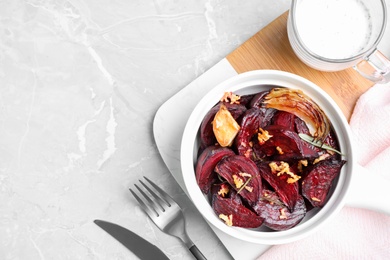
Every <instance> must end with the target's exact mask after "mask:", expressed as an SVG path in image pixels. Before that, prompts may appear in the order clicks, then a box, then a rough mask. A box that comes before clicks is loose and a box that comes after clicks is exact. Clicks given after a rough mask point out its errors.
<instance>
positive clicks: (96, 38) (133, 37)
mask: <svg viewBox="0 0 390 260" xmlns="http://www.w3.org/2000/svg"><path fill="white" fill-rule="evenodd" d="M289 5H290V1H288V0H278V1H275V0H262V1H256V0H248V1H232V0H228V1H206V0H188V1H157V0H154V1H152V0H143V1H134V0H130V1H125V0H118V1H107V0H106V1H95V0H79V1H77V0H54V1H49V0H47V1H42V0H24V1H23V0H6V1H1V2H0V205H1V206H0V259H129V258H130V259H134V255H132V253H130V252H129V251H128V250H127V249H126V248H124V247H123V246H122V245H121V244H119V243H118V242H117V241H115V240H114V239H112V238H111V237H110V236H108V235H107V234H106V233H105V232H103V231H102V230H101V229H99V228H98V227H97V226H96V225H95V224H94V223H93V222H92V221H93V220H94V219H96V218H99V219H104V220H108V221H112V222H115V223H118V224H121V225H123V226H125V227H127V228H129V229H131V230H132V231H134V232H135V233H138V234H139V235H141V236H143V237H144V238H146V239H147V240H149V241H151V242H153V243H155V244H156V245H157V246H158V247H159V248H161V249H162V250H163V251H164V252H165V253H166V254H167V255H168V256H169V258H171V259H191V255H190V253H189V251H188V250H186V249H185V248H184V247H183V246H182V244H181V243H180V242H178V241H177V240H176V239H175V238H171V237H169V236H167V235H165V234H164V233H162V232H161V231H160V230H159V229H158V228H156V227H155V226H154V224H153V223H152V222H151V221H150V220H149V219H148V218H147V217H146V215H145V214H144V213H143V211H141V209H140V207H139V206H138V204H137V202H136V201H135V200H134V199H133V198H132V196H131V194H130V193H129V191H128V187H132V186H133V184H134V183H136V182H137V180H138V179H140V178H142V176H147V177H149V178H150V179H152V180H154V181H156V182H158V183H159V184H160V186H161V187H163V188H164V189H165V190H167V191H168V192H169V193H170V194H171V195H172V196H173V197H174V198H175V199H176V200H177V201H178V202H179V204H181V205H182V206H183V207H184V208H185V212H186V216H188V218H189V219H188V230H189V233H190V236H191V237H192V238H193V240H194V242H195V243H196V244H197V245H198V247H199V248H200V250H201V251H202V252H203V253H204V255H205V256H206V257H207V258H208V259H229V257H230V255H229V253H228V251H227V250H226V249H225V248H224V246H222V243H221V242H220V240H219V239H218V238H217V236H216V235H215V234H214V233H213V232H212V230H211V229H210V227H209V226H208V225H207V224H206V223H205V222H204V221H203V219H202V218H201V217H200V215H199V213H197V211H196V210H195V208H194V207H193V206H192V204H191V202H190V200H189V199H188V197H187V196H186V195H185V193H184V192H183V190H182V189H181V188H180V186H179V185H178V184H177V182H176V181H175V179H174V178H173V176H172V175H171V173H170V171H169V170H168V169H167V167H166V166H165V164H164V162H163V160H162V158H161V156H160V154H159V151H158V149H157V146H156V142H155V140H154V137H153V131H152V130H153V125H152V124H153V119H154V116H155V114H156V111H157V110H158V108H159V107H160V106H161V105H162V104H164V102H165V101H166V100H168V99H169V98H170V97H171V96H173V95H174V94H175V93H177V92H178V91H180V90H181V89H182V88H183V87H184V86H186V85H187V84H189V83H190V82H191V81H193V80H194V79H196V78H197V77H199V76H200V75H202V74H203V73H204V72H205V71H207V70H208V69H209V68H211V67H212V66H213V65H214V64H216V63H217V62H219V61H220V60H221V59H222V58H223V57H225V56H226V55H227V54H228V53H230V52H231V51H233V50H234V49H235V48H236V47H238V46H239V45H240V44H241V43H243V42H244V41H245V40H247V39H248V38H249V37H250V36H252V35H253V34H255V33H256V32H257V31H259V30H260V29H261V28H262V27H264V26H265V25H267V24H268V23H269V22H271V21H272V20H273V19H275V18H276V17H278V16H279V15H280V14H282V13H283V12H285V11H286V10H287V9H288V8H289ZM385 38H386V39H388V38H389V37H388V36H385ZM386 42H388V41H387V40H386ZM385 53H386V52H385ZM172 116H174V115H172Z"/></svg>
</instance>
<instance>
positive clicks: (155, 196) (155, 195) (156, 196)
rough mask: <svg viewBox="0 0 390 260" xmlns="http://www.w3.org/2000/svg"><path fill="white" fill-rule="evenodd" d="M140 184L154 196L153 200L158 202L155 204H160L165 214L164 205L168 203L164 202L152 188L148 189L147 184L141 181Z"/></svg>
mask: <svg viewBox="0 0 390 260" xmlns="http://www.w3.org/2000/svg"><path fill="white" fill-rule="evenodd" d="M139 182H140V183H141V184H142V186H144V188H145V189H146V190H147V191H148V192H149V193H150V194H151V195H152V196H153V198H154V199H155V200H156V202H155V203H154V204H158V205H159V206H160V208H161V210H162V211H163V212H164V211H165V208H164V205H166V204H167V203H166V201H164V200H163V199H162V198H161V197H159V196H158V195H157V194H156V193H155V192H154V191H153V190H152V189H151V188H150V187H148V186H147V185H146V184H145V183H143V182H142V181H141V180H139ZM148 200H149V201H151V202H152V203H153V201H152V200H151V199H150V198H148ZM167 205H168V206H170V205H169V204H167Z"/></svg>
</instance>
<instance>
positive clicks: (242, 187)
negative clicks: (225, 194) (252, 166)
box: [237, 177, 253, 194]
mask: <svg viewBox="0 0 390 260" xmlns="http://www.w3.org/2000/svg"><path fill="white" fill-rule="evenodd" d="M252 178H253V177H249V178H248V179H247V180H246V182H245V183H244V185H242V186H241V188H240V189H239V190H238V191H237V194H239V193H240V192H241V191H242V190H243V189H244V188H245V186H246V185H248V183H249V182H250V180H252Z"/></svg>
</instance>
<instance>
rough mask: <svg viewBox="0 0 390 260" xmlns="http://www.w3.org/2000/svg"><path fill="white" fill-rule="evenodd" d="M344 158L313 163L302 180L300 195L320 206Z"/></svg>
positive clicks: (322, 204)
mask: <svg viewBox="0 0 390 260" xmlns="http://www.w3.org/2000/svg"><path fill="white" fill-rule="evenodd" d="M345 162H346V161H344V160H335V159H328V160H323V161H320V162H319V163H317V164H315V165H313V167H312V168H311V169H310V170H309V173H308V174H307V175H306V177H305V178H304V179H303V181H302V195H303V196H304V197H305V198H306V199H307V200H308V201H309V202H310V203H311V204H312V205H313V207H322V206H324V205H325V202H326V200H327V195H328V192H329V190H330V188H331V186H332V182H333V180H334V179H335V178H336V177H337V176H338V175H339V173H340V170H341V168H342V167H343V165H344V164H345Z"/></svg>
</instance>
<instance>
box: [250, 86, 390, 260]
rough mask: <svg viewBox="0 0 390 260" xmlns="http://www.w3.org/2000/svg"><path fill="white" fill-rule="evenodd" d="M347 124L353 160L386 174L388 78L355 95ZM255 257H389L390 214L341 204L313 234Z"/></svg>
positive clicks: (389, 173)
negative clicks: (361, 93)
mask: <svg viewBox="0 0 390 260" xmlns="http://www.w3.org/2000/svg"><path fill="white" fill-rule="evenodd" d="M350 126H351V130H352V135H353V141H354V142H355V144H354V145H355V148H356V151H355V155H356V161H357V163H358V164H360V165H361V166H362V167H363V168H365V170H368V171H370V173H372V174H381V175H382V176H383V177H384V178H386V179H388V180H390V84H381V85H380V84H377V85H375V86H373V87H372V88H370V89H369V90H368V91H367V92H366V93H364V94H363V95H362V96H361V97H360V99H359V100H358V102H357V104H356V107H355V109H354V112H353V115H352V117H351V120H350ZM389 189H390V187H389ZM362 192H364V190H362ZM386 203H390V198H387V202H386ZM258 259H267V260H268V259H300V260H301V259H390V216H388V215H385V214H382V213H378V212H374V211H370V210H365V209H357V208H350V207H347V206H345V207H344V208H343V209H342V210H341V211H340V213H339V214H338V215H337V216H336V217H334V218H332V219H331V220H330V221H329V222H328V223H326V224H325V225H324V226H322V227H321V229H320V230H319V231H318V232H316V233H315V234H313V235H310V236H309V237H307V238H304V239H302V240H299V241H297V242H293V243H290V244H285V245H277V246H273V247H272V248H271V249H269V250H268V251H267V252H265V253H264V254H263V255H262V256H261V257H259V258H258Z"/></svg>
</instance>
